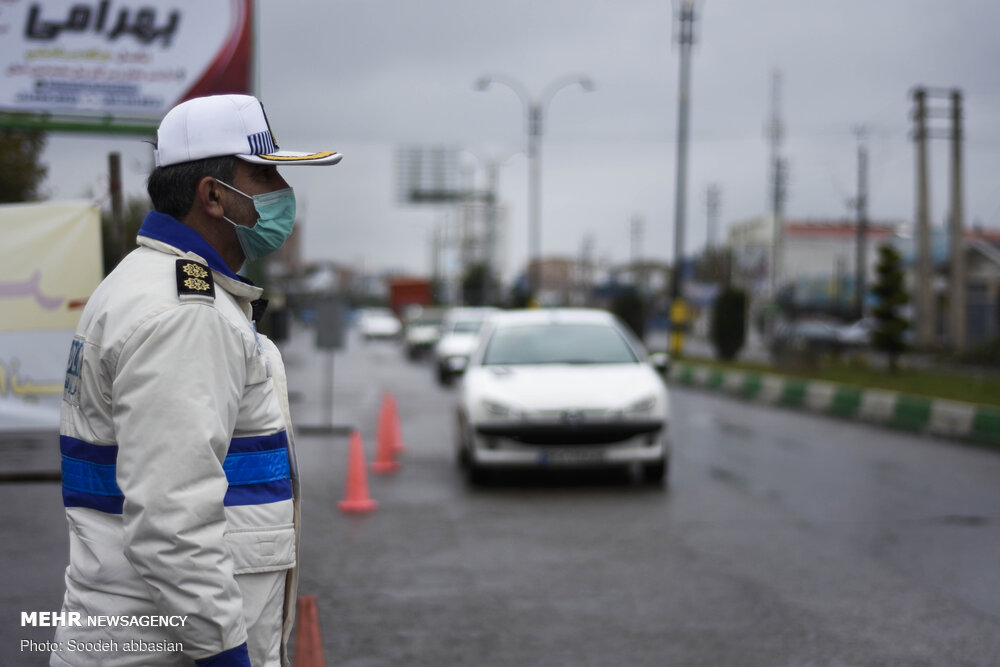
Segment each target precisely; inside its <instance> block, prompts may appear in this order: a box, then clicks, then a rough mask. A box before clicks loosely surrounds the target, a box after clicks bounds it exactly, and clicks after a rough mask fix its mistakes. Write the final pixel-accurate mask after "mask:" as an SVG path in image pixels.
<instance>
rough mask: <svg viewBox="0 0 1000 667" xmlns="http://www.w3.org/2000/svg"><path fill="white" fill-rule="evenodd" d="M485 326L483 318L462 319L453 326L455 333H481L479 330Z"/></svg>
mask: <svg viewBox="0 0 1000 667" xmlns="http://www.w3.org/2000/svg"><path fill="white" fill-rule="evenodd" d="M482 328H483V322H482V320H462V321H459V322H455V326H453V327H452V328H451V330H452V331H454V332H455V333H473V334H474V333H479V330H480V329H482Z"/></svg>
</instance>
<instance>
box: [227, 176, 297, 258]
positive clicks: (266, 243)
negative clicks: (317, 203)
mask: <svg viewBox="0 0 1000 667" xmlns="http://www.w3.org/2000/svg"><path fill="white" fill-rule="evenodd" d="M216 180H217V181H218V182H219V183H221V184H222V185H225V186H226V187H227V188H229V189H230V190H232V191H233V192H239V193H240V194H241V195H243V196H244V197H246V198H248V199H252V200H253V206H254V208H255V209H257V213H258V215H259V216H260V218H259V219H258V220H257V224H255V225H254V226H253V227H244V226H243V225H238V224H236V223H235V222H233V221H232V220H230V219H229V218H227V217H225V216H222V219H223V220H225V221H226V222H229V223H231V224H232V225H233V227H235V228H236V238H237V239H239V241H240V247H241V248H243V254H244V255H246V258H247V261H248V262H250V261H253V260H255V259H259V258H261V257H265V256H267V255H270V254H271V253H272V252H274V251H275V250H277V249H278V248H280V247H281V246H282V245H283V244H284V243H285V241H287V240H288V237H289V236H291V234H292V225H294V224H295V191H294V190H292V188H284V189H282V190H275V191H274V192H266V193H264V194H262V195H253V196H252V197H251V196H250V195H248V194H247V193H245V192H241V191H240V190H237V189H236V188H234V187H233V186H231V185H229V184H228V183H224V182H223V181H219V180H218V179H216Z"/></svg>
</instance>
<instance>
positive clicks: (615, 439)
mask: <svg viewBox="0 0 1000 667" xmlns="http://www.w3.org/2000/svg"><path fill="white" fill-rule="evenodd" d="M471 438H472V443H471V447H470V451H469V455H470V460H471V462H472V463H473V464H474V465H476V466H481V467H602V466H624V465H629V464H632V463H655V462H658V461H662V460H664V459H665V458H667V457H668V456H669V454H670V443H669V441H668V440H667V438H666V436H665V433H664V429H663V428H662V424H615V425H608V424H604V425H600V426H597V425H595V426H594V427H593V428H566V427H564V426H561V425H544V424H542V425H538V424H534V425H531V426H522V427H518V426H512V425H505V426H497V425H482V426H479V427H477V428H474V429H472V433H471Z"/></svg>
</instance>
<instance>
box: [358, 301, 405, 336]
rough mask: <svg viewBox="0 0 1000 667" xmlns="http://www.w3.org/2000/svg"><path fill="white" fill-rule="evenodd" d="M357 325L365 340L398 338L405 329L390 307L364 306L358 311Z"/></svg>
mask: <svg viewBox="0 0 1000 667" xmlns="http://www.w3.org/2000/svg"><path fill="white" fill-rule="evenodd" d="M357 327H358V332H360V333H361V335H362V336H363V337H364V339H365V340H376V339H383V340H386V339H396V338H398V337H399V334H400V332H401V331H402V329H403V325H402V324H400V322H399V320H398V319H397V318H396V316H395V315H393V313H392V311H391V310H389V309H388V308H362V309H361V310H360V311H358V317H357Z"/></svg>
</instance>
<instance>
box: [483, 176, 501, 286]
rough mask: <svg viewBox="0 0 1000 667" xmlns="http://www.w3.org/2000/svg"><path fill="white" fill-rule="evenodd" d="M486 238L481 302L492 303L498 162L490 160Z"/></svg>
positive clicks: (487, 187)
mask: <svg viewBox="0 0 1000 667" xmlns="http://www.w3.org/2000/svg"><path fill="white" fill-rule="evenodd" d="M486 180H487V183H486V233H485V236H486V239H485V241H486V242H485V243H484V247H483V286H482V290H483V304H484V305H487V306H491V305H493V302H494V301H495V298H494V295H493V271H494V265H495V264H496V262H495V261H494V260H495V257H496V244H497V219H498V217H499V216H498V215H497V200H498V199H499V196H500V163H499V162H498V161H497V160H490V161H489V163H488V164H487V165H486Z"/></svg>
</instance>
